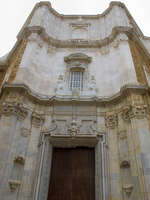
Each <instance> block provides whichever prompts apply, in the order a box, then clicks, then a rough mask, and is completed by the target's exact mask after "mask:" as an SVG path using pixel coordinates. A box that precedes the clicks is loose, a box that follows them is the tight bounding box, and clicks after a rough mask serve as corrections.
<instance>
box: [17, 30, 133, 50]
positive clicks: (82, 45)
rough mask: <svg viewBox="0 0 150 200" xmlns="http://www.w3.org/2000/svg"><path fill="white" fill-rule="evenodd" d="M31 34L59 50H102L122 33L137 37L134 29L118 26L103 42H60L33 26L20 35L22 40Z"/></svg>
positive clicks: (72, 40) (75, 40)
mask: <svg viewBox="0 0 150 200" xmlns="http://www.w3.org/2000/svg"><path fill="white" fill-rule="evenodd" d="M31 33H37V34H39V35H40V37H41V38H42V39H43V40H44V41H46V42H48V43H49V44H50V45H52V46H55V47H57V48H100V47H103V46H106V45H108V44H109V43H111V42H113V41H114V39H115V38H116V36H117V35H119V34H121V33H124V34H126V35H127V36H128V37H129V38H131V37H132V38H134V35H136V33H135V32H134V30H133V29H132V28H130V27H122V26H118V27H114V28H113V29H112V32H111V34H110V35H109V36H108V37H106V38H104V39H102V40H83V39H70V40H58V39H55V38H53V37H51V36H49V35H48V34H47V32H46V31H45V29H44V28H43V27H41V26H32V27H26V28H25V29H24V31H23V32H22V34H21V35H20V39H23V38H25V37H27V36H29V35H30V34H31Z"/></svg>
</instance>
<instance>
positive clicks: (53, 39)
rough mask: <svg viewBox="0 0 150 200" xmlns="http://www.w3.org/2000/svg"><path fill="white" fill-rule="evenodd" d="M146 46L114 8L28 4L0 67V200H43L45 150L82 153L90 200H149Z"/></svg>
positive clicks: (47, 167) (48, 158)
mask: <svg viewBox="0 0 150 200" xmlns="http://www.w3.org/2000/svg"><path fill="white" fill-rule="evenodd" d="M149 43H150V39H149V38H146V37H144V36H143V34H142V32H141V31H140V29H139V28H138V26H137V25H136V23H135V21H134V19H133V18H132V16H131V15H130V13H129V11H128V10H127V8H126V7H125V5H124V4H123V3H120V2H112V3H110V6H109V8H108V9H107V10H106V11H105V12H104V13H102V14H100V15H93V16H89V15H88V16H86V15H83V16H82V15H81V16H75V15H60V14H59V13H57V12H56V11H55V10H54V9H53V8H52V7H51V5H50V3H49V2H40V3H38V4H36V6H35V8H34V9H33V11H32V13H31V15H30V16H29V18H28V19H27V21H26V23H25V24H24V26H23V28H22V29H21V31H20V33H19V34H18V40H17V42H16V45H15V47H14V48H13V50H12V51H11V52H10V53H9V54H8V56H7V58H6V59H5V61H3V62H2V61H1V62H0V87H1V90H0V92H1V97H0V116H1V117H0V125H1V129H0V180H1V181H0V199H2V200H10V199H11V200H41V199H42V200H47V194H48V186H49V179H50V178H49V177H50V172H51V162H52V151H53V147H65V148H69V147H78V146H81V147H83V146H85V147H93V148H95V200H135V199H136V200H150V156H149V152H150V112H149V110H150V103H149V102H150V96H149V87H150V82H149V81H150V79H149V77H150V54H149V51H150V45H149ZM72 72H78V75H79V74H80V75H82V79H80V81H82V83H81V88H80V89H79V88H78V87H74V88H71V87H72V86H71V84H74V83H72V82H71V81H72V80H74V81H75V82H76V80H75V79H73V78H72Z"/></svg>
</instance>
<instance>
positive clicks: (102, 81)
mask: <svg viewBox="0 0 150 200" xmlns="http://www.w3.org/2000/svg"><path fill="white" fill-rule="evenodd" d="M79 52H80V53H84V54H86V55H88V56H90V57H91V58H92V62H91V63H90V64H89V66H88V77H87V82H90V80H91V76H94V77H95V80H96V88H97V94H96V96H101V97H103V96H112V95H114V94H116V93H117V92H119V91H120V89H121V88H122V87H123V86H124V85H127V84H130V85H136V84H138V82H137V78H136V73H135V69H134V65H133V61H132V56H131V53H130V48H129V44H128V38H127V36H125V35H124V34H120V35H118V36H117V38H116V40H115V41H114V42H112V43H111V44H110V45H107V46H105V47H102V48H100V49H99V48H78V49H77V48H55V47H52V46H50V45H48V44H47V43H46V42H43V41H42V39H41V38H40V37H39V36H38V35H37V34H32V35H31V36H30V37H29V42H28V45H27V47H26V50H25V53H24V55H23V58H22V61H21V63H20V66H19V69H18V72H17V75H16V78H15V80H14V81H13V82H12V83H24V84H25V85H27V86H28V87H29V88H31V89H32V90H33V91H35V92H37V93H40V94H42V95H50V96H52V95H55V94H56V88H57V82H58V77H59V76H60V75H63V76H64V78H65V79H66V71H67V65H66V63H65V62H64V57H65V56H68V55H70V54H71V53H79ZM66 90H69V88H66ZM64 94H65V91H64Z"/></svg>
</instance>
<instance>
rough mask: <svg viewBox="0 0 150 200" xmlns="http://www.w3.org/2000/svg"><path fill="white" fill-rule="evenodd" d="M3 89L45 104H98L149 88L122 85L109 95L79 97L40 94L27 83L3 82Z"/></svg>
mask: <svg viewBox="0 0 150 200" xmlns="http://www.w3.org/2000/svg"><path fill="white" fill-rule="evenodd" d="M4 91H22V92H23V93H24V94H26V96H28V97H29V98H31V99H33V100H34V101H35V102H39V103H43V104H46V105H50V104H51V103H52V102H57V101H58V102H59V101H62V102H63V101H64V102H72V101H77V102H84V101H86V102H92V101H93V102H97V103H99V104H102V105H103V104H105V103H113V102H116V101H118V102H119V101H120V100H121V99H123V98H124V97H125V96H126V95H128V94H129V92H133V93H138V94H146V93H148V92H149V89H148V87H147V86H141V85H125V86H123V87H122V88H121V89H120V91H119V92H118V93H116V94H114V95H112V96H110V97H90V96H80V98H76V97H72V96H71V95H70V96H68V95H66V96H65V97H64V96H63V97H61V96H48V95H42V94H40V93H36V92H34V91H32V90H31V89H30V88H29V87H28V86H27V85H25V84H5V85H4V86H3V88H2V92H4Z"/></svg>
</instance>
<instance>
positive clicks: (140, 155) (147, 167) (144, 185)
mask: <svg viewBox="0 0 150 200" xmlns="http://www.w3.org/2000/svg"><path fill="white" fill-rule="evenodd" d="M146 111H147V106H145V105H133V106H132V109H131V131H132V136H133V137H132V140H133V144H134V151H135V153H136V163H137V166H138V175H139V181H140V188H141V193H142V199H145V200H147V199H150V155H149V154H150V131H149V124H148V119H147V117H146V116H147V114H146Z"/></svg>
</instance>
